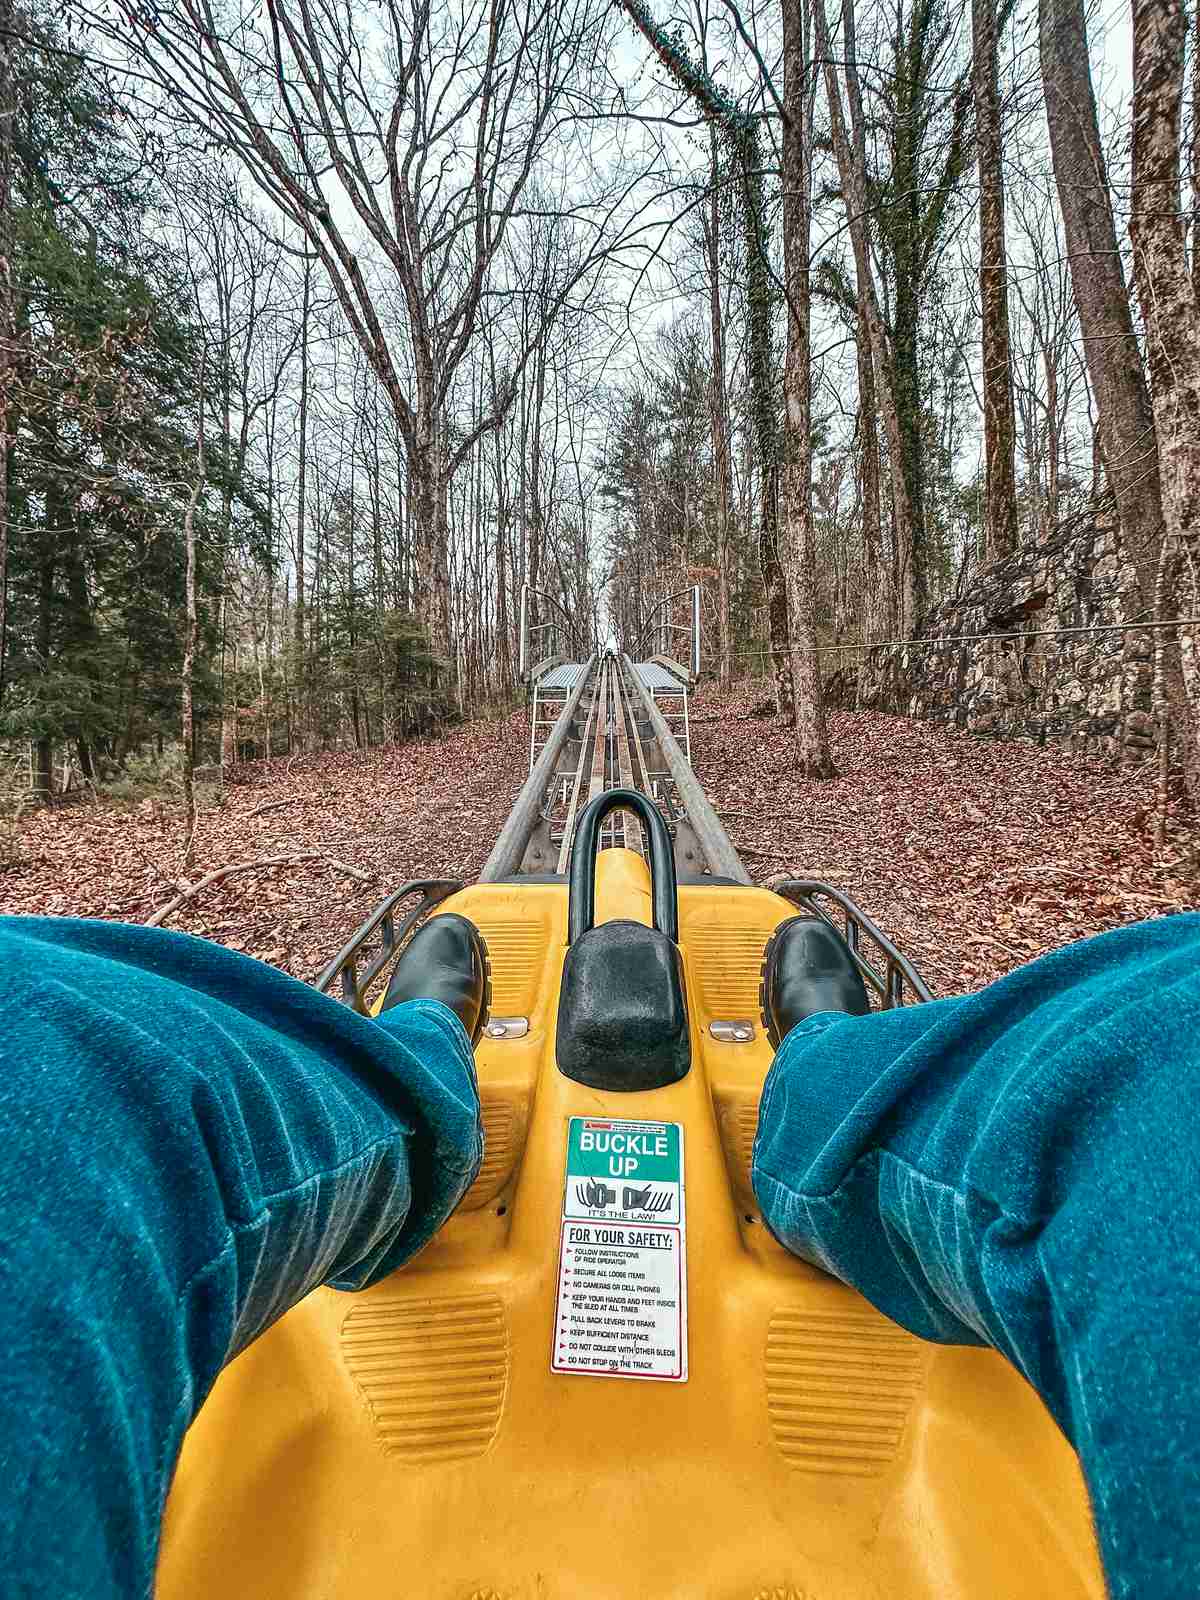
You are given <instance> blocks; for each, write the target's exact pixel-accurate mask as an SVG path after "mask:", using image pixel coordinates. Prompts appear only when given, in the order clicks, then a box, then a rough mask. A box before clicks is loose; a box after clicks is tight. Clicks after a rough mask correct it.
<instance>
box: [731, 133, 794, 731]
mask: <svg viewBox="0 0 1200 1600" xmlns="http://www.w3.org/2000/svg"><path fill="white" fill-rule="evenodd" d="M754 148H755V151H757V142H756V143H755V147H754ZM742 167H743V173H742V209H743V213H744V224H743V225H744V230H745V239H746V302H747V310H746V316H747V321H748V322H749V330H748V338H747V343H748V346H749V351H748V355H749V366H750V406H751V411H752V413H753V417H754V442H755V445H756V447H757V452H758V470H759V474H760V486H759V524H758V560H759V566H760V568H761V570H762V580H763V599H764V600H765V602H766V607H767V639H768V643H769V649H770V659H771V684H772V691H773V697H774V700H775V710H776V711H777V712H778V714H779V716H780V717H781V718H782V719H783V720H784V721H785V722H788V723H790V722H792V721H793V720H794V718H795V715H796V695H795V688H794V685H793V684H792V661H791V651H790V648H789V644H788V610H787V586H786V583H785V581H784V576H783V568H782V567H781V566H780V563H779V427H778V424H777V422H776V413H775V404H776V402H775V394H776V390H775V385H774V382H773V374H772V365H773V364H772V361H771V274H770V267H769V264H768V262H767V260H766V238H765V230H764V220H763V215H762V211H763V196H762V180H761V178H760V177H759V176H758V169H759V160H758V157H757V155H750V154H746V155H743V157H742Z"/></svg>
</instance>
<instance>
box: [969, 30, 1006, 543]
mask: <svg viewBox="0 0 1200 1600" xmlns="http://www.w3.org/2000/svg"><path fill="white" fill-rule="evenodd" d="M998 33H999V29H998V25H997V18H996V0H971V85H972V89H973V92H974V96H975V148H976V152H977V155H978V160H979V301H980V315H981V332H982V343H983V440H984V460H985V490H984V514H983V545H984V550H985V552H986V554H987V557H988V559H989V560H996V559H997V558H998V557H1000V556H1006V555H1008V554H1009V553H1010V552H1011V551H1012V550H1014V549H1015V548H1016V543H1017V473H1016V420H1015V416H1014V411H1013V387H1012V349H1011V344H1010V340H1009V332H1008V252H1007V248H1006V245H1005V237H1004V173H1003V166H1002V154H1003V148H1002V147H1003V133H1002V127H1001V116H1000V87H999V69H998V64H997V58H998V47H997V36H998Z"/></svg>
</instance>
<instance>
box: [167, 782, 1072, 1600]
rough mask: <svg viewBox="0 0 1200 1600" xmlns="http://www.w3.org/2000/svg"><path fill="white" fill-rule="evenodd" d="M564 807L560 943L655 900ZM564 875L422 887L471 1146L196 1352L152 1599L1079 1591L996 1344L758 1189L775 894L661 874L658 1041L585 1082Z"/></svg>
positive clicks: (580, 992) (1025, 1396) (1019, 1400)
mask: <svg viewBox="0 0 1200 1600" xmlns="http://www.w3.org/2000/svg"><path fill="white" fill-rule="evenodd" d="M613 799H614V797H613V796H606V797H605V800H606V803H607V802H611V801H613ZM602 809H603V808H602ZM608 809H611V804H610V805H609V806H608ZM643 826H645V827H646V829H647V831H648V832H649V833H651V834H652V833H653V831H654V830H653V824H652V822H651V821H649V820H646V819H645V818H644V820H643ZM581 827H582V823H581ZM651 842H652V843H653V839H652V840H651ZM595 843H596V838H595V832H594V829H593V833H592V835H591V839H590V853H591V856H592V857H595V859H594V861H590V862H588V863H587V867H588V870H587V879H588V881H589V882H590V881H591V871H592V868H593V867H594V870H595V906H594V909H592V908H589V907H587V906H586V905H584V906H576V907H574V908H573V918H572V921H573V923H577V924H578V925H577V926H574V927H573V931H574V933H575V934H576V937H575V938H574V939H573V940H572V941H571V947H570V948H571V949H575V948H577V947H578V948H583V946H582V945H581V943H580V940H581V938H582V936H583V934H585V933H586V931H587V930H588V929H589V928H591V926H592V924H593V922H594V923H595V924H596V925H597V927H596V929H595V930H593V931H599V928H600V927H601V926H602V925H604V924H606V923H610V922H611V921H613V920H614V919H623V920H625V921H627V922H631V923H636V924H639V925H641V927H642V929H643V930H645V929H649V928H650V927H651V925H652V923H653V922H654V921H656V920H657V921H659V922H660V923H661V922H662V921H663V920H664V918H666V917H668V916H669V907H668V908H667V910H664V912H663V917H657V916H656V913H657V911H658V910H659V909H661V908H662V907H665V906H666V904H667V902H666V898H665V896H666V894H667V888H668V886H667V884H666V883H665V881H664V882H662V883H660V882H652V878H651V873H650V872H649V870H648V868H647V863H646V862H645V861H644V860H643V859H642V857H641V856H640V855H638V854H636V853H634V852H633V851H631V850H628V849H616V848H615V849H606V850H602V851H600V852H599V854H598V857H597V856H596V851H595ZM580 851H581V845H580V842H579V838H578V836H577V842H576V855H577V856H578V855H579V854H580ZM584 853H585V854H586V852H584ZM651 856H652V860H653V861H654V866H655V871H656V874H658V873H660V872H661V874H662V877H663V879H664V880H665V879H666V878H667V877H668V876H669V877H670V879H671V882H670V884H669V888H670V890H671V892H672V893H673V892H674V882H673V873H669V871H668V866H667V864H666V863H664V862H663V861H662V860H661V859H659V858H658V857H657V856H656V855H655V853H654V852H653V851H652V852H651ZM574 868H575V859H574V858H573V861H572V869H573V872H574ZM581 884H582V879H577V880H576V881H574V882H573V883H572V885H571V889H572V891H574V890H577V889H578V890H579V894H580V898H581V899H583V900H586V898H587V894H586V891H585V890H584V889H582V888H581ZM568 897H569V893H568V885H567V884H565V883H562V882H533V881H525V882H516V883H513V882H509V883H498V882H497V883H480V884H476V885H474V886H472V887H469V888H465V889H462V890H461V891H460V892H457V893H455V894H453V895H452V896H451V897H449V898H447V899H445V900H444V901H443V902H442V904H441V906H440V907H439V909H440V910H446V911H457V912H461V913H462V914H463V915H464V916H467V917H469V918H471V920H472V921H473V922H475V923H476V924H477V925H478V926H479V928H480V929H481V931H482V932H483V935H484V937H485V938H486V940H487V944H488V948H489V951H490V953H491V962H492V985H493V994H492V1008H491V1009H492V1015H493V1019H494V1021H493V1025H492V1035H491V1036H488V1037H485V1039H484V1040H483V1041H482V1042H481V1044H480V1046H479V1050H478V1054H477V1060H478V1071H479V1086H480V1095H481V1100H482V1105H483V1116H484V1122H485V1125H486V1152H485V1157H484V1164H483V1170H482V1171H481V1173H480V1175H479V1178H478V1180H477V1181H476V1183H475V1185H474V1187H473V1189H472V1190H471V1192H470V1194H469V1195H468V1196H467V1198H466V1200H465V1201H464V1203H463V1205H462V1207H461V1208H460V1210H459V1212H458V1213H457V1215H456V1216H454V1217H453V1218H452V1220H451V1221H450V1222H449V1223H448V1224H447V1226H446V1227H445V1228H444V1229H443V1230H442V1232H441V1233H439V1235H438V1236H437V1238H436V1239H435V1240H434V1241H433V1242H432V1243H431V1244H430V1245H429V1246H428V1248H427V1249H425V1250H424V1251H423V1252H422V1253H421V1255H420V1256H419V1257H418V1258H417V1259H416V1260H415V1261H413V1262H412V1263H411V1265H409V1266H407V1267H406V1268H404V1270H402V1271H401V1272H398V1273H397V1274H395V1275H394V1276H393V1277H391V1278H390V1279H389V1280H388V1281H386V1282H384V1283H381V1284H379V1285H378V1286H377V1287H375V1288H374V1289H371V1290H369V1291H367V1292H366V1293H363V1294H358V1295H349V1294H339V1293H336V1292H334V1291H331V1290H320V1291H318V1292H317V1293H315V1294H313V1295H311V1296H310V1297H309V1298H308V1299H307V1300H306V1301H304V1302H303V1303H302V1304H301V1305H299V1306H297V1307H296V1308H295V1309H294V1310H293V1311H292V1312H290V1313H289V1314H288V1315H287V1316H286V1317H284V1318H283V1320H282V1321H281V1322H279V1323H278V1324H277V1325H276V1326H275V1327H274V1328H273V1329H272V1330H271V1331H270V1332H269V1333H268V1334H267V1335H266V1336H265V1337H264V1338H262V1339H260V1340H259V1341H258V1342H257V1343H256V1344H255V1345H253V1346H252V1347H251V1348H250V1349H249V1350H247V1351H246V1352H245V1353H244V1354H243V1355H241V1356H240V1357H239V1358H238V1359H237V1360H236V1361H235V1362H234V1363H233V1364H232V1365H231V1366H230V1367H229V1369H228V1370H227V1371H226V1372H225V1373H224V1374H223V1376H222V1377H221V1379H220V1381H219V1382H218V1384H217V1386H216V1388H215V1391H214V1393H213V1394H212V1396H211V1398H210V1399H209V1401H208V1403H207V1404H206V1405H205V1407H204V1409H203V1411H202V1413H201V1415H200V1417H199V1420H198V1421H197V1423H196V1424H195V1426H194V1427H193V1429H192V1430H191V1433H190V1434H189V1436H188V1439H187V1441H186V1445H185V1448H184V1452H183V1457H182V1461H181V1464H180V1467H179V1472H178V1475H177V1478H176V1481H175V1485H174V1488H173V1490H172V1493H171V1497H170V1502H169V1506H168V1510H167V1519H166V1527H165V1537H164V1545H163V1554H162V1560H161V1565H160V1573H159V1590H158V1592H159V1594H160V1596H162V1597H163V1600H184V1597H186V1600H194V1597H198V1596H205V1597H209V1596H211V1597H215V1600H383V1597H385V1596H386V1597H389V1600H390V1597H400V1596H414V1597H427V1600H648V1597H661V1600H667V1597H678V1600H685V1597H686V1600H700V1597H704V1600H867V1597H871V1600H917V1597H921V1600H951V1597H966V1596H971V1597H976V1600H1017V1597H1025V1596H1029V1597H1033V1596H1039V1597H1042V1596H1044V1597H1054V1600H1072V1597H1076V1596H1080V1597H1082V1596H1094V1597H1097V1600H1098V1597H1100V1596H1102V1594H1103V1584H1102V1580H1101V1576H1100V1569H1099V1565H1098V1559H1097V1554H1096V1547H1095V1541H1094V1536H1093V1532H1092V1529H1091V1525H1090V1518H1089V1513H1088V1507H1087V1502H1086V1499H1085V1494H1084V1488H1083V1483H1082V1479H1081V1477H1080V1472H1079V1468H1078V1464H1077V1462H1076V1458H1075V1456H1074V1453H1073V1452H1072V1450H1071V1449H1070V1447H1069V1446H1068V1444H1067V1443H1066V1442H1065V1440H1064V1439H1063V1437H1062V1435H1061V1434H1060V1432H1059V1430H1058V1428H1057V1427H1056V1425H1055V1424H1054V1422H1053V1421H1052V1420H1051V1418H1050V1416H1049V1415H1048V1413H1047V1412H1046V1410H1045V1409H1044V1407H1043V1406H1042V1403H1041V1401H1040V1400H1039V1399H1038V1397H1037V1395H1036V1394H1035V1393H1034V1392H1033V1390H1032V1389H1031V1388H1030V1387H1029V1386H1028V1384H1027V1383H1026V1382H1025V1381H1024V1379H1022V1378H1021V1377H1020V1376H1018V1374H1017V1373H1016V1372H1015V1371H1014V1370H1013V1369H1012V1368H1011V1367H1010V1366H1009V1365H1008V1364H1007V1362H1005V1361H1004V1360H1003V1359H1002V1358H1001V1357H1000V1356H998V1355H996V1354H993V1353H991V1352H988V1351H979V1350H968V1349H952V1348H943V1347H939V1346H934V1345H929V1344H924V1343H922V1342H920V1341H919V1340H917V1339H914V1338H912V1337H910V1336H909V1335H908V1334H907V1333H905V1332H903V1331H902V1330H901V1329H899V1328H897V1327H896V1326H895V1325H893V1324H892V1323H891V1322H889V1321H888V1320H887V1319H886V1318H884V1317H883V1316H881V1315H880V1314H879V1313H878V1312H876V1311H874V1310H873V1309H872V1308H871V1306H870V1305H868V1304H867V1303H866V1302H865V1301H864V1300H863V1299H862V1298H861V1297H860V1296H859V1295H858V1294H856V1293H855V1292H854V1291H853V1290H851V1289H848V1288H846V1287H844V1286H843V1285H842V1284H840V1283H838V1282H836V1281H834V1280H833V1279H831V1278H829V1277H827V1276H825V1275H824V1274H823V1273H821V1272H819V1271H817V1270H815V1269H813V1268H811V1267H809V1266H806V1265H804V1264H803V1263H801V1262H799V1261H797V1260H795V1259H793V1258H792V1257H790V1256H789V1255H787V1254H786V1253H785V1252H784V1251H783V1250H782V1249H781V1248H780V1247H779V1245H777V1244H776V1243H775V1241H774V1240H773V1239H772V1238H771V1237H770V1236H769V1234H768V1233H767V1232H766V1230H765V1229H764V1227H763V1225H762V1221H761V1218H760V1216H759V1213H758V1210H757V1207H756V1204H755V1200H754V1197H753V1194H752V1192H751V1188H750V1178H749V1168H750V1151H751V1144H752V1141H753V1137H754V1132H755V1126H756V1120H757V1106H758V1098H759V1092H760V1089H761V1086H762V1082H763V1078H764V1076H765V1074H766V1071H767V1069H768V1067H769V1065H770V1060H771V1050H770V1047H769V1045H768V1043H767V1041H766V1039H765V1038H764V1037H763V1033H762V1028H761V1023H760V1018H759V1003H758V982H759V964H760V960H761V955H762V950H763V946H764V945H765V943H766V941H767V939H768V937H769V936H770V934H771V932H772V930H773V929H774V928H775V927H776V925H777V924H778V923H779V922H781V921H782V920H783V919H784V918H786V917H789V916H792V915H794V914H795V906H794V905H793V904H792V903H790V902H789V901H788V900H786V899H783V898H781V897H780V896H778V895H776V894H773V893H771V892H768V891H767V890H765V889H759V888H753V887H746V886H740V885H736V884H729V883H711V884H705V883H693V884H688V883H684V884H681V885H680V887H679V889H678V899H677V906H678V941H677V945H678V950H679V953H680V958H681V965H682V992H683V994H684V995H685V996H686V1027H685V1032H684V1034H683V1046H682V1048H684V1049H686V1052H687V1055H688V1067H687V1069H686V1070H685V1071H684V1073H683V1075H682V1076H677V1077H676V1078H675V1079H674V1080H673V1081H668V1082H664V1083H662V1084H661V1085H660V1086H658V1087H654V1088H641V1089H638V1088H628V1087H625V1088H622V1089H620V1090H614V1089H606V1088H603V1087H596V1086H592V1085H589V1084H588V1083H587V1082H584V1081H579V1077H578V1076H575V1077H571V1076H567V1075H566V1074H565V1072H564V1071H563V1070H560V1060H561V1059H562V1058H563V1057H564V1054H566V1055H569V1054H570V1046H571V1041H570V1039H564V1038H561V1037H559V1036H558V1035H559V1033H560V1031H561V1025H562V1019H561V1017H560V988H561V987H562V980H563V969H564V962H569V960H570V959H571V958H570V957H569V949H568ZM672 931H674V930H672V929H670V928H669V927H668V928H666V929H661V928H660V935H661V937H664V938H665V937H667V936H668V935H669V933H671V932H672ZM620 937H621V935H620V934H619V932H618V933H614V934H612V937H611V938H610V939H609V941H608V942H609V945H610V947H611V946H612V944H613V941H614V940H616V939H619V938H620ZM630 937H632V938H633V939H634V942H635V943H636V940H637V939H638V938H639V937H642V938H645V939H647V940H651V938H652V936H650V935H648V934H644V935H630ZM668 942H669V943H674V942H675V941H674V940H669V941H668ZM639 948H640V947H639ZM647 950H648V954H647V956H646V960H647V962H648V963H649V964H650V965H653V962H654V960H656V959H657V957H656V956H655V955H654V952H653V950H651V949H650V948H649V945H648V946H647ZM577 965H578V964H577ZM572 982H573V983H575V987H576V990H577V992H576V993H574V995H573V997H571V996H567V997H564V1006H565V1007H566V1009H567V1010H570V1008H571V1007H572V1006H574V1007H576V1009H578V1007H579V1006H580V1005H583V1006H584V1008H585V1009H586V1006H587V1004H588V997H589V994H592V993H593V989H591V988H589V980H588V979H587V974H583V975H582V976H581V974H580V973H579V972H576V974H575V977H574V978H573V979H572ZM617 1009H618V1010H620V1007H619V1006H618V1008H617ZM634 1009H635V1011H636V1006H635V1008H634ZM622 1014H624V1013H622ZM585 1054H586V1052H585ZM580 1070H581V1071H582V1073H583V1076H584V1077H586V1076H587V1075H588V1071H589V1070H590V1069H589V1068H588V1067H587V1064H586V1062H585V1063H584V1066H583V1067H582V1068H581V1069H580ZM666 1070H667V1072H668V1076H669V1070H670V1069H669V1068H668V1069H666Z"/></svg>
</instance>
